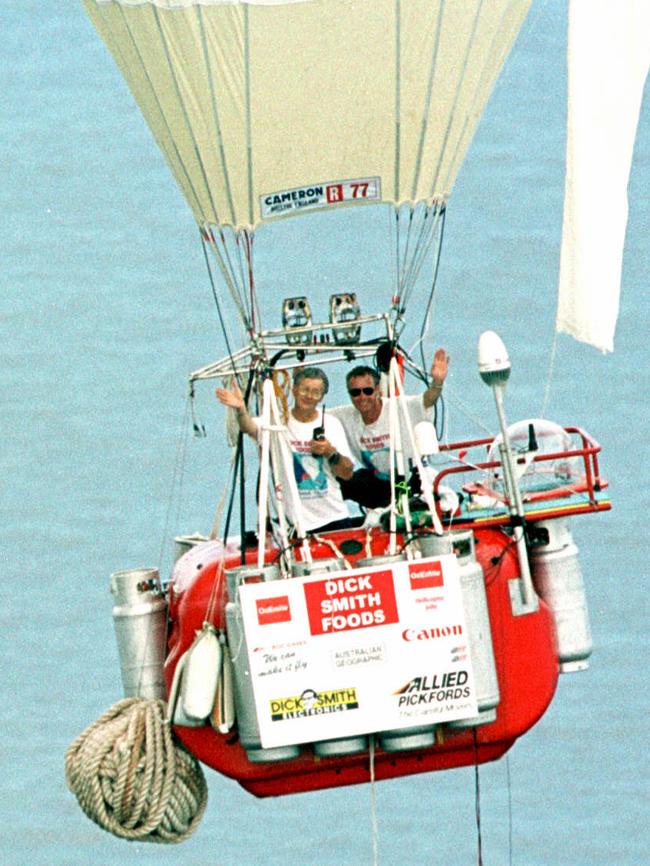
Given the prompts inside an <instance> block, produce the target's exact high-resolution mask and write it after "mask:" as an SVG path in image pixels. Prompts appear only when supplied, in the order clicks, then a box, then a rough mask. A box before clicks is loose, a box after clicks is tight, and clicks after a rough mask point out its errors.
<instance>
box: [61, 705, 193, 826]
mask: <svg viewBox="0 0 650 866" xmlns="http://www.w3.org/2000/svg"><path fill="white" fill-rule="evenodd" d="M164 718H165V704H164V701H155V700H151V701H149V700H144V699H143V698H125V699H124V700H121V701H118V702H117V703H116V704H114V705H113V706H112V707H111V708H110V709H108V710H107V711H106V712H105V713H104V715H103V716H101V717H100V718H99V719H98V720H97V721H96V722H94V723H93V724H92V725H90V726H89V727H88V728H86V730H85V731H83V733H81V734H80V735H79V736H78V737H77V739H76V740H75V741H74V742H73V743H72V745H71V746H70V748H69V749H68V751H67V753H66V756H65V776H66V782H67V784H68V788H69V789H70V790H71V791H72V792H73V794H74V795H75V796H76V798H77V800H78V802H79V805H80V806H81V808H82V809H83V811H84V812H85V813H86V815H87V816H88V817H89V818H90V819H91V820H92V821H94V822H95V823H96V824H98V825H99V826H100V827H101V828H102V829H103V830H107V831H108V832H109V833H113V835H115V836H119V837H121V838H122V839H128V840H137V841H140V842H162V843H171V842H182V841H183V840H184V839H187V838H188V836H190V835H191V834H192V833H193V832H194V830H195V829H196V827H197V826H198V824H199V822H200V820H201V818H202V817H203V813H204V812H205V808H206V806H207V802H208V790H207V784H206V781H205V776H204V775H203V771H202V769H201V767H200V766H199V764H198V762H197V761H196V759H195V758H193V757H192V755H190V754H189V752H187V751H185V749H184V748H183V747H181V746H180V745H177V744H175V743H174V740H173V738H172V732H171V728H170V726H169V725H167V724H165V723H164Z"/></svg>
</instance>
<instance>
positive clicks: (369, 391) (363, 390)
mask: <svg viewBox="0 0 650 866" xmlns="http://www.w3.org/2000/svg"><path fill="white" fill-rule="evenodd" d="M374 393H375V389H374V388H348V394H349V395H350V397H358V396H359V395H360V394H365V395H366V397H370V395H371V394H374Z"/></svg>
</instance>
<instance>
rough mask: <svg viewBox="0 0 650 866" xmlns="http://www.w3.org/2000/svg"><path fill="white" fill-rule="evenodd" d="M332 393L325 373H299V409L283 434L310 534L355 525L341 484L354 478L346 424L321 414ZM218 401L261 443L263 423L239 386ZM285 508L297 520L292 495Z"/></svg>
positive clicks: (296, 380) (221, 391) (222, 390)
mask: <svg viewBox="0 0 650 866" xmlns="http://www.w3.org/2000/svg"><path fill="white" fill-rule="evenodd" d="M328 390H329V381H328V379H327V376H326V375H325V373H324V372H323V371H322V370H321V369H320V367H301V368H300V369H298V370H296V372H295V373H294V376H293V387H292V393H293V406H292V408H291V410H290V412H289V417H288V419H287V425H286V429H285V430H283V431H282V435H284V436H286V439H287V442H288V444H289V447H290V449H291V456H292V460H293V474H294V478H295V481H296V486H297V488H298V495H299V496H300V504H301V512H302V515H301V516H302V526H303V529H304V530H305V531H306V532H326V531H330V530H334V529H344V528H346V527H348V526H350V525H352V521H351V519H350V516H349V512H348V509H347V506H346V505H345V502H344V501H343V496H342V493H341V488H340V486H339V484H338V480H337V479H348V478H351V477H352V459H351V457H352V455H351V453H350V449H349V446H348V441H347V438H346V436H345V431H344V429H343V426H342V424H341V422H340V421H338V420H337V419H336V418H334V417H333V416H332V415H330V414H329V413H325V412H324V411H323V412H321V411H319V410H318V408H317V407H318V404H319V403H320V402H321V401H322V399H323V397H324V396H325V394H327V392H328ZM216 395H217V397H218V399H219V401H220V402H221V403H222V404H223V405H224V406H228V407H229V408H231V409H234V410H235V413H236V417H237V423H238V424H239V429H240V430H241V431H242V433H247V434H248V435H249V436H251V437H252V438H253V439H255V440H256V441H258V440H259V436H260V429H261V419H260V418H252V417H251V416H250V415H249V413H248V410H247V408H246V403H245V401H244V397H243V394H242V393H241V391H240V389H239V388H238V387H237V385H234V386H233V387H232V388H231V389H227V388H217V390H216ZM282 468H283V470H285V469H286V467H282ZM280 485H281V486H283V487H284V486H286V482H285V481H284V479H280ZM284 502H285V506H286V508H287V516H288V517H289V519H290V520H291V519H292V514H291V502H290V500H289V497H288V495H287V494H286V493H285V495H284Z"/></svg>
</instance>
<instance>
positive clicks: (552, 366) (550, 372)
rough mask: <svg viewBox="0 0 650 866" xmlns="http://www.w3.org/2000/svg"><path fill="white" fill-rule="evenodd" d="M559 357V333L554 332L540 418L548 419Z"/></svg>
mask: <svg viewBox="0 0 650 866" xmlns="http://www.w3.org/2000/svg"><path fill="white" fill-rule="evenodd" d="M556 355H557V331H553V342H552V344H551V351H550V354H549V359H548V369H547V371H546V385H545V386H544V401H543V403H542V408H541V409H540V412H539V417H540V418H546V412H547V410H548V404H549V400H550V399H551V384H552V382H553V374H554V372H555V359H556Z"/></svg>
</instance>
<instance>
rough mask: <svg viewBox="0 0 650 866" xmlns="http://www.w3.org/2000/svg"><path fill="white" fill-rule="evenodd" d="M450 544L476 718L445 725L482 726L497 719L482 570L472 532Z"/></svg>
mask: <svg viewBox="0 0 650 866" xmlns="http://www.w3.org/2000/svg"><path fill="white" fill-rule="evenodd" d="M452 544H453V548H454V553H455V554H456V559H457V560H458V565H459V568H460V586H461V591H462V595H463V609H464V611H465V625H466V628H467V646H468V651H469V657H470V660H471V663H472V671H473V674H474V690H475V693H476V702H477V705H478V715H476V716H472V717H470V718H467V719H456V720H454V721H451V722H448V723H447V725H448V727H450V728H473V727H476V726H477V725H486V724H489V723H490V722H493V721H494V720H495V719H496V717H497V712H496V707H497V706H498V704H499V700H500V696H499V682H498V680H497V672H496V666H495V663H494V649H493V647H492V632H491V631H490V617H489V614H488V606H487V597H486V595H485V580H484V576H483V569H482V567H481V565H480V563H479V562H478V561H477V559H476V549H475V547H474V533H473V532H472V531H471V530H466V531H463V532H453V533H452Z"/></svg>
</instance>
